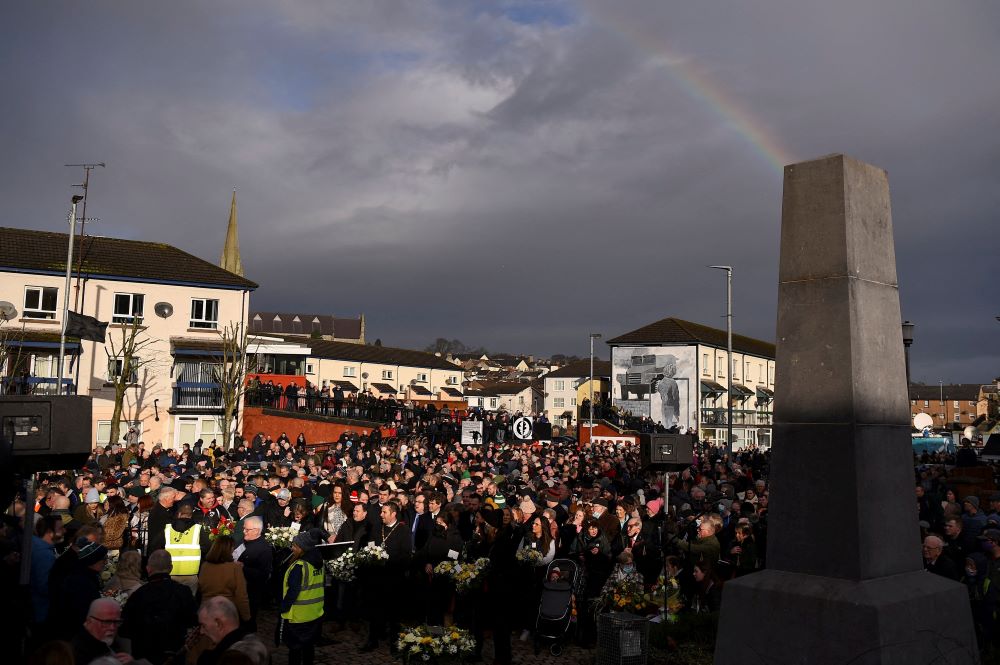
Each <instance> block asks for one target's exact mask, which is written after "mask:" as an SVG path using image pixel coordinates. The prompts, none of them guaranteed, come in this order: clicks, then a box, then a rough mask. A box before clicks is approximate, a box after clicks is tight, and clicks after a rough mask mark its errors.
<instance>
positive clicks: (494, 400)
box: [490, 397, 497, 409]
mask: <svg viewBox="0 0 1000 665" xmlns="http://www.w3.org/2000/svg"><path fill="white" fill-rule="evenodd" d="M490 408H491V409H495V408H497V398H496V397H491V398H490Z"/></svg>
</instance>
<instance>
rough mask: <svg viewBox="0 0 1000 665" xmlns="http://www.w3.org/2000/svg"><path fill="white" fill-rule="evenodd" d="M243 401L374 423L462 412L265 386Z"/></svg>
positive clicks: (423, 420) (444, 406)
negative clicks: (312, 393) (266, 387)
mask: <svg viewBox="0 0 1000 665" xmlns="http://www.w3.org/2000/svg"><path fill="white" fill-rule="evenodd" d="M244 404H245V405H246V406H251V407H262V408H266V409H277V410H280V411H288V412H289V413H306V414H312V415H317V416H327V417H329V418H346V419H349V420H364V421H368V422H376V423H390V422H395V423H402V424H406V425H411V424H414V423H426V422H428V421H429V420H432V419H435V418H442V417H446V418H451V417H452V416H459V415H464V412H455V411H454V410H452V409H449V408H448V407H447V402H444V403H442V406H441V407H440V408H435V407H433V406H431V405H427V406H408V405H406V404H404V403H402V402H397V401H395V400H380V399H375V398H368V397H362V398H355V397H345V398H344V399H343V400H334V399H333V398H332V397H329V398H324V397H323V396H321V395H316V394H314V395H307V394H304V393H299V394H297V395H287V394H284V393H281V394H278V393H276V392H272V391H270V390H267V389H260V390H254V389H252V388H251V389H249V390H247V392H246V395H245V397H244Z"/></svg>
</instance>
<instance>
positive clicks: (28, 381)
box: [0, 376, 76, 396]
mask: <svg viewBox="0 0 1000 665" xmlns="http://www.w3.org/2000/svg"><path fill="white" fill-rule="evenodd" d="M58 385H59V379H52V378H47V377H42V376H27V377H23V376H22V377H16V376H5V377H2V378H0V394H3V395H40V396H46V395H56V394H58V392H59V390H58ZM63 386H65V389H64V390H63V394H64V395H75V394H76V385H75V384H74V383H73V379H63Z"/></svg>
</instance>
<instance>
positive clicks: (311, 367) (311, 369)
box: [306, 362, 316, 374]
mask: <svg viewBox="0 0 1000 665" xmlns="http://www.w3.org/2000/svg"><path fill="white" fill-rule="evenodd" d="M315 373H316V363H309V362H307V363H306V374H315Z"/></svg>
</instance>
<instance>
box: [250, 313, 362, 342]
mask: <svg viewBox="0 0 1000 665" xmlns="http://www.w3.org/2000/svg"><path fill="white" fill-rule="evenodd" d="M295 319H298V322H297V323H298V328H297V329H296V321H295ZM316 329H318V330H319V333H320V334H321V335H327V336H329V337H336V338H337V339H361V317H358V318H356V319H355V318H344V317H340V316H332V315H330V314H301V313H295V312H257V311H253V312H250V330H252V331H253V332H260V333H288V334H298V335H306V336H308V335H310V334H312V331H313V330H316Z"/></svg>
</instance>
